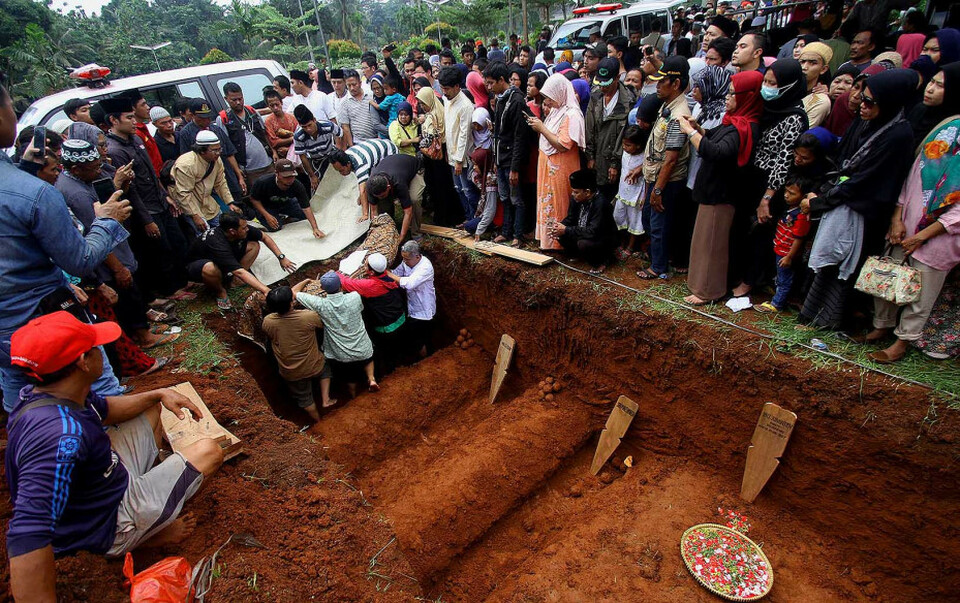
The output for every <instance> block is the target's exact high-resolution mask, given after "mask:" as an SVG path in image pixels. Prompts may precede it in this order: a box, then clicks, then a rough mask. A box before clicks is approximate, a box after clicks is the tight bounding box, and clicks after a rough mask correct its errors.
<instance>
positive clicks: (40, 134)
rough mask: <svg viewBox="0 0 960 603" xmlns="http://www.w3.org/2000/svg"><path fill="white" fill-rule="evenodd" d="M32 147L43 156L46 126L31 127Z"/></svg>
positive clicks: (45, 143)
mask: <svg viewBox="0 0 960 603" xmlns="http://www.w3.org/2000/svg"><path fill="white" fill-rule="evenodd" d="M33 148H35V149H37V151H39V152H40V156H41V157H43V154H44V149H46V148H47V128H46V126H37V127H36V128H34V129H33Z"/></svg>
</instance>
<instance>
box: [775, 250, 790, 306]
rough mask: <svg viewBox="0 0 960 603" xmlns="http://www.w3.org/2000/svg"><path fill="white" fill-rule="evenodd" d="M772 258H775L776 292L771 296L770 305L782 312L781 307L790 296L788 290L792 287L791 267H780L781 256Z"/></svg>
mask: <svg viewBox="0 0 960 603" xmlns="http://www.w3.org/2000/svg"><path fill="white" fill-rule="evenodd" d="M774 257H776V258H777V292H776V293H775V294H774V295H773V299H772V300H771V301H770V303H771V304H773V305H774V306H776V308H777V310H783V307H784V306H786V305H787V296H789V295H790V289H791V288H792V287H793V275H794V273H793V266H787V267H786V268H784V267H782V266H780V258H781V257H782V256H779V255H777V256H774Z"/></svg>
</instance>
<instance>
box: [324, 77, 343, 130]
mask: <svg viewBox="0 0 960 603" xmlns="http://www.w3.org/2000/svg"><path fill="white" fill-rule="evenodd" d="M344 75H345V74H344V70H343V69H331V70H330V85H331V86H333V92H330V93H329V94H327V96H328V97H329V98H330V101H331V102H332V103H333V112H334V114H335V115H336V116H337V120H339V121H342V120H340V104H341V103H342V102H343V99H344V98H346V97H347V81H346V79H345V77H344ZM340 125H341V126H342V125H343V124H342V123H341V124H340Z"/></svg>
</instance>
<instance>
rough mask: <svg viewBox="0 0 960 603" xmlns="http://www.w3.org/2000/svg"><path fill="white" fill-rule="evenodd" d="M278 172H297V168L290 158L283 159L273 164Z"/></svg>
mask: <svg viewBox="0 0 960 603" xmlns="http://www.w3.org/2000/svg"><path fill="white" fill-rule="evenodd" d="M273 165H274V167H275V168H276V170H277V173H278V174H296V173H297V168H296V166H295V165H293V162H292V161H290V160H289V159H281V160H280V161H278V162H276V163H275V164H273Z"/></svg>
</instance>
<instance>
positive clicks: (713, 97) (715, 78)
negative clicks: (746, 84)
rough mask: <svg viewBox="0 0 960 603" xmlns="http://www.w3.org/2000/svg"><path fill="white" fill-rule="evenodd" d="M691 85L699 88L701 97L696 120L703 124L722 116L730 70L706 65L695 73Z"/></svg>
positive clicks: (728, 86)
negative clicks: (698, 114)
mask: <svg viewBox="0 0 960 603" xmlns="http://www.w3.org/2000/svg"><path fill="white" fill-rule="evenodd" d="M757 73H759V72H757ZM693 85H694V86H695V87H697V88H699V89H700V96H701V97H702V98H703V101H701V102H700V116H699V117H698V121H699V122H700V123H701V124H703V123H706V122H709V121H716V120H718V119H720V118H721V117H723V111H724V108H725V105H726V100H727V89H728V88H730V72H729V71H727V70H726V69H724V68H723V67H720V66H719V65H708V66H707V68H706V69H704V70H703V71H700V72H698V73H697V75H696V78H694V79H693Z"/></svg>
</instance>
